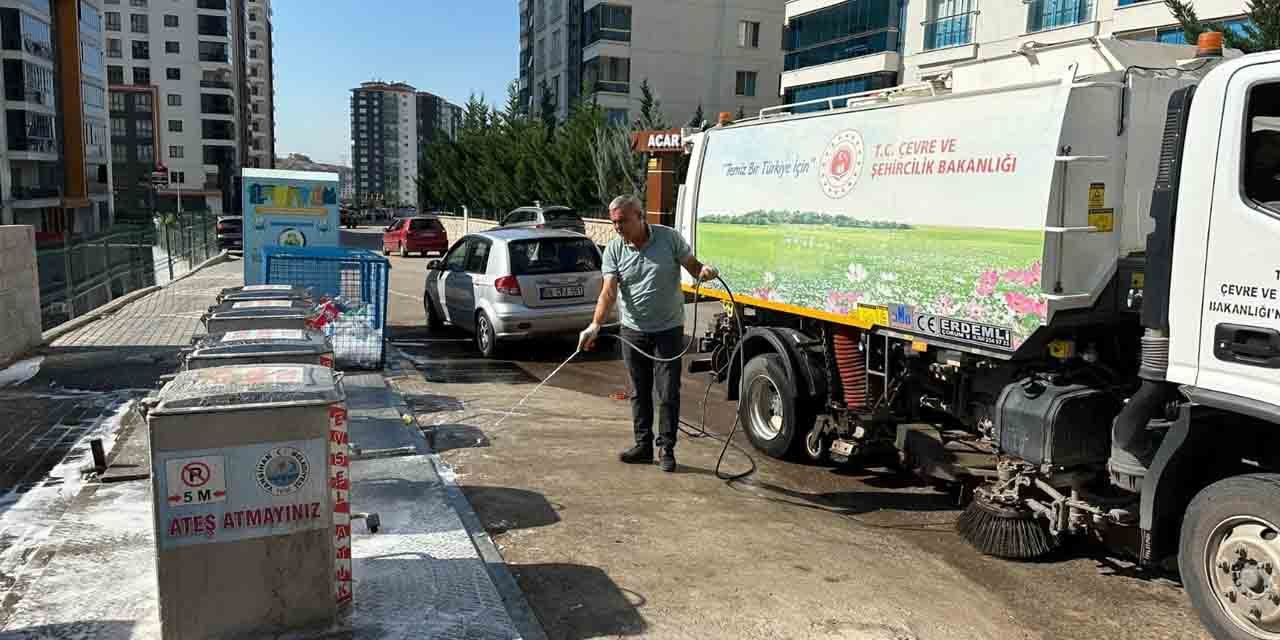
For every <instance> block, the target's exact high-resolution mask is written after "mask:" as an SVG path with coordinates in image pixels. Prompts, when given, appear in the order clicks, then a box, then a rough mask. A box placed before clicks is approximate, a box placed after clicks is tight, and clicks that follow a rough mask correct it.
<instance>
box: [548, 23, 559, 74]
mask: <svg viewBox="0 0 1280 640" xmlns="http://www.w3.org/2000/svg"><path fill="white" fill-rule="evenodd" d="M550 55H551V66H552V67H558V66H560V30H559V29H556V30H555V31H552V32H551V54H550Z"/></svg>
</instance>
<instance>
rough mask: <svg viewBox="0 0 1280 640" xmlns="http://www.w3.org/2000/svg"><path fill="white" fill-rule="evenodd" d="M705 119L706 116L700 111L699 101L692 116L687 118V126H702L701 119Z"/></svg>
mask: <svg viewBox="0 0 1280 640" xmlns="http://www.w3.org/2000/svg"><path fill="white" fill-rule="evenodd" d="M706 119H707V117H706V116H705V115H703V113H702V104H701V103H699V104H698V110H697V111H694V112H693V117H692V118H689V126H690V127H701V126H702V121H703V120H706Z"/></svg>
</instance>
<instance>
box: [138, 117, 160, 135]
mask: <svg viewBox="0 0 1280 640" xmlns="http://www.w3.org/2000/svg"><path fill="white" fill-rule="evenodd" d="M134 128H135V129H136V131H137V133H138V137H139V138H154V137H156V129H155V126H153V125H152V124H151V119H150V118H143V119H141V120H138V121H136V122H134Z"/></svg>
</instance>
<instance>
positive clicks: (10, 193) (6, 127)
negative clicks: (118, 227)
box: [0, 0, 114, 235]
mask: <svg viewBox="0 0 1280 640" xmlns="http://www.w3.org/2000/svg"><path fill="white" fill-rule="evenodd" d="M102 31H103V14H102V9H101V6H100V2H99V0H0V59H2V60H3V69H2V70H3V74H4V96H3V99H4V118H3V119H2V120H0V131H2V133H3V137H4V140H5V144H4V146H3V155H2V156H0V189H3V193H4V200H3V207H0V224H29V225H32V226H34V227H35V229H36V232H37V234H49V235H60V234H62V233H64V232H71V233H76V234H89V233H95V232H97V231H100V230H102V229H105V228H107V227H109V226H110V225H111V224H112V222H113V220H114V214H113V208H112V202H111V188H110V185H111V179H110V178H111V158H110V156H109V155H108V153H107V149H108V147H107V144H108V137H107V135H108V134H107V111H106V106H107V90H106V89H107V82H106V71H105V67H104V64H103V62H104V61H103V33H102Z"/></svg>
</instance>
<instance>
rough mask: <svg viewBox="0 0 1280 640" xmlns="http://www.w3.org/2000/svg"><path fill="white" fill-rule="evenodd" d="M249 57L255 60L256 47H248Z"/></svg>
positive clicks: (256, 57)
mask: <svg viewBox="0 0 1280 640" xmlns="http://www.w3.org/2000/svg"><path fill="white" fill-rule="evenodd" d="M249 57H250V58H251V59H253V60H257V59H258V48H257V47H253V48H252V49H249Z"/></svg>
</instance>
